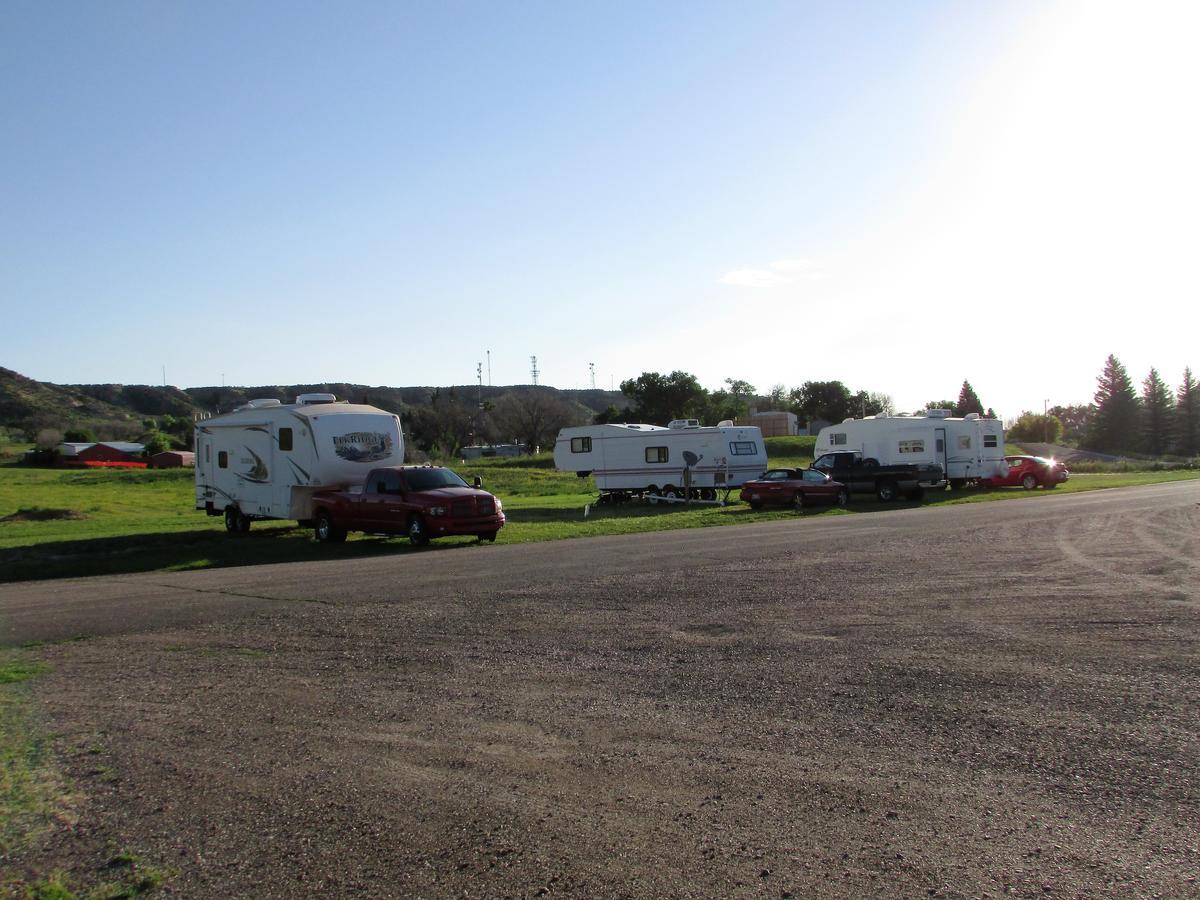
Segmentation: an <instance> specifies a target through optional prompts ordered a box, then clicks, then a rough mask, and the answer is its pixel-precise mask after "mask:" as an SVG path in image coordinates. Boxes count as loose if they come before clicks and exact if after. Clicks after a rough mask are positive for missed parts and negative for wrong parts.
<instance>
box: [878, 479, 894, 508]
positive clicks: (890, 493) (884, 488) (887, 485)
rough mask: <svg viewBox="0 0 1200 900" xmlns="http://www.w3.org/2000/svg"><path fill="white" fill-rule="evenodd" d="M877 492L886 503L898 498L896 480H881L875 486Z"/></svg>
mask: <svg viewBox="0 0 1200 900" xmlns="http://www.w3.org/2000/svg"><path fill="white" fill-rule="evenodd" d="M875 494H876V496H877V497H879V499H880V500H881V501H882V502H884V503H891V502H892V501H893V500H895V499H896V482H894V481H881V482H879V484H878V485H876V486H875Z"/></svg>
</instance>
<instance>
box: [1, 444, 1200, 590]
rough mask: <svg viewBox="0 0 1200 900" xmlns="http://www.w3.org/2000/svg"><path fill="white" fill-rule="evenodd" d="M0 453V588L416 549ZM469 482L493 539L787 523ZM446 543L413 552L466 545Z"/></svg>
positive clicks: (163, 484)
mask: <svg viewBox="0 0 1200 900" xmlns="http://www.w3.org/2000/svg"><path fill="white" fill-rule="evenodd" d="M767 444H768V452H769V454H770V460H771V462H770V464H771V465H772V466H804V465H807V464H808V463H809V462H810V461H811V454H812V446H813V438H811V437H809V438H805V437H798V438H769V439H768V440H767ZM16 459H17V454H15V453H13V452H12V451H11V450H10V452H9V453H8V454H7V455H0V581H23V580H28V579H34V578H62V577H73V576H82V575H98V574H109V573H120V572H138V571H156V570H164V571H170V570H181V569H199V568H208V567H215V566H232V565H251V564H261V563H271V562H289V561H293V560H306V559H331V558H346V557H355V556H362V557H367V556H375V555H379V554H389V553H408V552H418V551H415V550H414V548H411V547H410V546H409V544H408V542H407V541H405V540H402V539H386V538H379V537H371V536H366V535H351V537H350V540H349V541H348V542H347V543H346V544H343V545H333V546H327V545H321V544H317V543H316V542H315V541H314V540H313V539H312V534H311V532H310V531H309V530H307V529H300V528H297V527H296V526H295V524H294V523H287V522H271V523H267V522H258V523H255V525H254V528H253V530H252V531H251V533H250V534H249V535H247V536H244V537H232V536H230V535H227V534H226V533H225V530H224V526H223V524H222V521H221V519H220V518H210V517H208V516H205V515H204V514H203V513H201V512H198V511H197V510H195V509H194V508H193V475H192V472H191V470H170V469H166V470H153V469H144V470H136V469H135V470H113V469H109V470H105V469H98V470H88V471H83V470H70V469H36V468H30V467H26V466H21V465H17V464H16ZM450 463H451V464H452V465H454V466H455V468H456V469H457V470H458V471H459V473H460V474H462V475H463V476H464V477H466V478H467V479H468V480H469V479H470V478H472V477H473V476H475V475H479V476H480V477H481V478H482V479H483V482H484V486H485V487H486V488H487V489H488V490H490V491H492V492H494V493H495V494H496V495H497V496H499V497H500V498H501V499H502V500H503V501H504V508H505V512H506V514H507V516H508V524H507V526H506V527H505V528H504V529H503V530H502V531H501V533H500V537H499V541H500V542H502V543H524V542H531V541H547V540H561V539H565V538H576V537H588V536H593V535H602V534H630V533H637V532H647V531H664V530H669V529H677V528H704V527H710V526H721V525H736V524H740V523H744V522H759V521H764V520H769V519H775V518H791V517H794V516H795V515H797V514H796V513H794V512H792V511H791V510H763V511H754V510H751V509H750V508H749V506H747V505H746V504H744V503H741V502H739V501H738V500H737V495H736V493H734V494H732V495H731V496H730V501H731V503H730V504H729V505H727V506H724V507H717V506H697V507H685V506H682V505H677V506H663V505H659V506H649V505H646V504H638V503H631V504H628V505H625V506H616V507H614V506H607V505H605V506H591V508H590V509H588V510H587V514H586V515H585V508H587V507H588V506H589V504H591V503H592V501H594V500H595V499H596V492H595V488H594V484H593V482H592V480H591V479H590V478H589V479H580V478H577V477H576V476H574V475H572V474H568V473H562V472H557V471H555V469H554V467H553V460H552V459H551V457H550V455H549V454H542V455H540V456H537V457H521V458H515V459H485V460H477V461H472V462H470V463H466V464H464V463H460V462H459V461H450ZM1194 477H1200V472H1195V471H1191V472H1121V473H1098V474H1087V475H1072V477H1071V480H1070V481H1069V482H1068V483H1067V484H1066V485H1064V486H1062V487H1060V488H1059V489H1058V491H1057V493H1063V494H1065V493H1073V492H1076V491H1081V490H1097V489H1101V488H1109V487H1122V486H1128V485H1136V484H1148V483H1151V482H1159V481H1173V480H1178V479H1182V478H1194ZM1044 493H1048V492H1043V491H1035V492H1026V491H1021V490H997V491H986V492H983V491H956V492H951V491H947V492H945V493H939V494H937V495H928V496H927V497H926V499H925V505H927V506H928V505H943V504H955V503H980V502H988V501H994V500H1014V499H1026V500H1027V499H1031V498H1032V497H1035V496H1037V497H1040V496H1042V495H1043V494H1044ZM905 505H912V504H905V503H899V504H888V505H887V506H885V505H883V504H879V503H875V502H871V501H870V500H869V499H867V498H862V497H858V496H856V497H855V499H854V502H853V503H852V505H851V506H850V508H849V509H844V510H843V509H813V510H807V511H805V512H804V513H802V515H805V516H822V515H824V516H830V515H859V514H864V513H869V512H871V511H874V510H880V509H885V508H894V507H896V506H905ZM473 543H474V539H473V538H445V539H441V540H438V541H435V542H434V543H433V544H432V545H431V547H430V548H428V549H426V550H423V551H419V552H430V551H431V550H432V551H437V550H439V549H441V550H446V549H449V548H451V547H461V546H462V545H464V544H473Z"/></svg>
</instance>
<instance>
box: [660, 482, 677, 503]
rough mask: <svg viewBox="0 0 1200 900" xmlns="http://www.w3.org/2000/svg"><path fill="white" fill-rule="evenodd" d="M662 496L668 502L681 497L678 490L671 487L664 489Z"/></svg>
mask: <svg viewBox="0 0 1200 900" xmlns="http://www.w3.org/2000/svg"><path fill="white" fill-rule="evenodd" d="M662 495H663V496H664V497H666V498H667V499H668V500H674V499H675V498H676V497H678V496H679V491H678V490H676V489H675V488H673V487H671V486H670V485H667V486H666V487H665V488H663V490H662Z"/></svg>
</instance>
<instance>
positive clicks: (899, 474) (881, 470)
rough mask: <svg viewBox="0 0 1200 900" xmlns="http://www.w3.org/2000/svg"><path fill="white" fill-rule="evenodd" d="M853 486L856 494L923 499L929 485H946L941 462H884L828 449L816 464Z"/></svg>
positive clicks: (837, 479) (813, 466) (851, 488)
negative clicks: (831, 451)
mask: <svg viewBox="0 0 1200 900" xmlns="http://www.w3.org/2000/svg"><path fill="white" fill-rule="evenodd" d="M812 468H814V469H816V470H817V471H819V472H824V473H825V474H826V475H829V476H831V477H832V478H833V480H834V481H840V482H841V483H842V484H844V485H846V487H847V488H849V490H850V492H851V493H852V494H874V495H875V496H877V497H878V498H879V499H880V500H882V501H884V502H885V503H886V502H888V501H891V500H895V499H896V498H897V497H901V496H903V497H907V498H908V499H909V500H920V499H921V498H922V497H923V496H925V489H926V488H941V487H945V486H946V475H945V472H943V471H942V467H941V466H935V465H931V464H927V463H906V464H903V465H892V466H883V465H880V464H879V460H877V459H863V456H862V454H861V453H850V452H845V453H826V454H825V455H824V456H820V457H818V458H817V459H816V461H815V462H813V464H812Z"/></svg>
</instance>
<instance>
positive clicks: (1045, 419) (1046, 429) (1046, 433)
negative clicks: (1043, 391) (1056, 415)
mask: <svg viewBox="0 0 1200 900" xmlns="http://www.w3.org/2000/svg"><path fill="white" fill-rule="evenodd" d="M1042 443H1043V444H1048V443H1050V401H1049V400H1043V401H1042Z"/></svg>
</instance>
